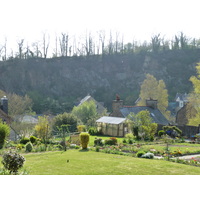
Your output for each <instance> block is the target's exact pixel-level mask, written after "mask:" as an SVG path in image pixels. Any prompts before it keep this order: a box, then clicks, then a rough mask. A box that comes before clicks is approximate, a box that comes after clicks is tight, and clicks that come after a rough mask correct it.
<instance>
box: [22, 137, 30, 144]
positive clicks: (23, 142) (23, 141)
mask: <svg viewBox="0 0 200 200" xmlns="http://www.w3.org/2000/svg"><path fill="white" fill-rule="evenodd" d="M28 142H30V139H29V138H26V137H24V138H22V139H21V140H20V144H26V143H28Z"/></svg>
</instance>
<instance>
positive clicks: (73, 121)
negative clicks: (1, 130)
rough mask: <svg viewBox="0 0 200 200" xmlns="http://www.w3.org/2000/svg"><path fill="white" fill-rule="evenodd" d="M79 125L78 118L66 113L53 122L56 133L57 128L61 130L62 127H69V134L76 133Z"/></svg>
mask: <svg viewBox="0 0 200 200" xmlns="http://www.w3.org/2000/svg"><path fill="white" fill-rule="evenodd" d="M77 124H78V119H77V117H76V116H75V115H74V114H72V113H66V112H64V113H63V114H59V115H57V116H56V117H55V118H54V119H53V122H52V129H53V131H56V130H57V128H61V126H62V125H68V129H69V132H75V131H76V128H77Z"/></svg>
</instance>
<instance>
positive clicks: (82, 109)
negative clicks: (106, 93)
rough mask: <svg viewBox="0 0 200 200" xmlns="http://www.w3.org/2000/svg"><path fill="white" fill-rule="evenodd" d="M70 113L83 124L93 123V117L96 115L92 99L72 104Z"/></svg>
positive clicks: (95, 117)
mask: <svg viewBox="0 0 200 200" xmlns="http://www.w3.org/2000/svg"><path fill="white" fill-rule="evenodd" d="M72 114H74V115H75V116H76V117H77V118H78V119H80V120H81V122H82V123H83V124H85V125H93V123H94V121H95V119H97V117H98V113H97V109H96V105H95V103H94V101H88V102H87V101H86V102H84V103H83V104H81V105H79V106H74V108H73V110H72Z"/></svg>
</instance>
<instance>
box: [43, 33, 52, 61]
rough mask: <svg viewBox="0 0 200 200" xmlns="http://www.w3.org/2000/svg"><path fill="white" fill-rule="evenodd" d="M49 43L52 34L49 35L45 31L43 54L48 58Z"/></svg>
mask: <svg viewBox="0 0 200 200" xmlns="http://www.w3.org/2000/svg"><path fill="white" fill-rule="evenodd" d="M49 43H50V36H49V35H48V36H47V35H46V33H43V56H44V58H47V53H48V49H49Z"/></svg>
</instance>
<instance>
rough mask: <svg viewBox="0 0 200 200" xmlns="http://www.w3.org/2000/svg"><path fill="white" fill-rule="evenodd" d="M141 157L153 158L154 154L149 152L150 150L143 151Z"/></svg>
mask: <svg viewBox="0 0 200 200" xmlns="http://www.w3.org/2000/svg"><path fill="white" fill-rule="evenodd" d="M141 158H149V159H153V158H154V154H153V153H151V152H148V153H145V154H144V155H142V156H141Z"/></svg>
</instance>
